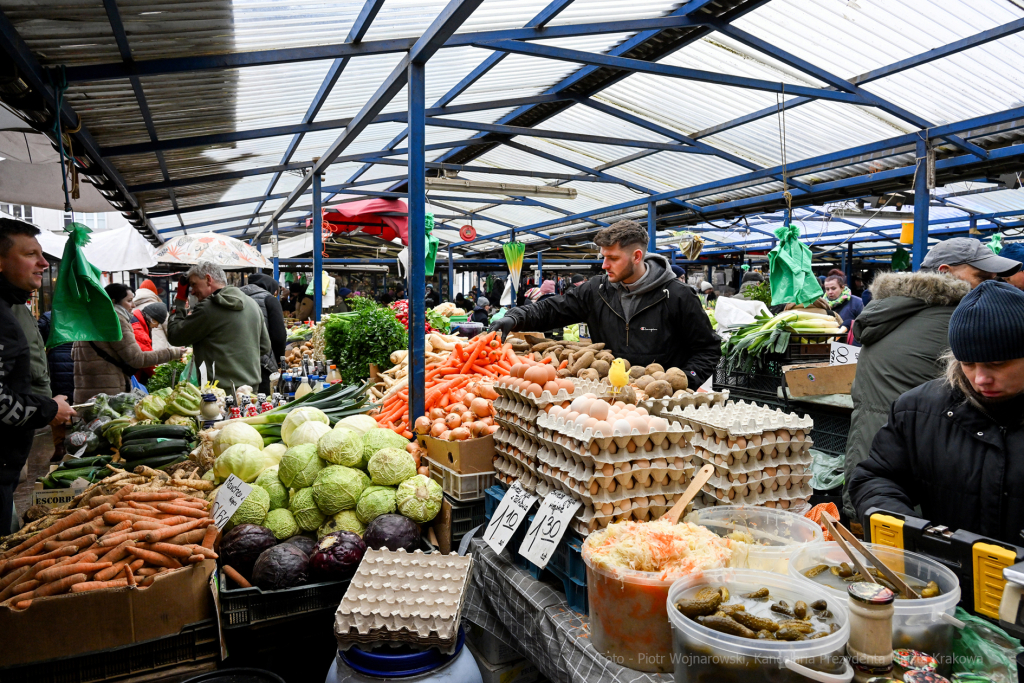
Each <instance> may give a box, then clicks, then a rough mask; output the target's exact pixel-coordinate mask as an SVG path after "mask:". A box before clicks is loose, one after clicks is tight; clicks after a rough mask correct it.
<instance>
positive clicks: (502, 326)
mask: <svg viewBox="0 0 1024 683" xmlns="http://www.w3.org/2000/svg"><path fill="white" fill-rule="evenodd" d="M515 327H516V321H515V320H513V319H512V318H511V317H509V316H507V315H506V316H505V317H504V318H498V319H497V320H495V321H494V322H493V323H491V326H490V327H489V328H488V329H487V331H488V332H501V343H502V344H504V343H505V337H507V336H508V333H509V332H511V331H512V330H514V329H515Z"/></svg>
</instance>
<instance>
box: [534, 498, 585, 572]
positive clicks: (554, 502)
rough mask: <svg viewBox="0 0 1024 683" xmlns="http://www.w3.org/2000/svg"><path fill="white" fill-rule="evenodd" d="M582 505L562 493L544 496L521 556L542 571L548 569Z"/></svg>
mask: <svg viewBox="0 0 1024 683" xmlns="http://www.w3.org/2000/svg"><path fill="white" fill-rule="evenodd" d="M580 505H581V503H580V501H578V500H576V499H575V498H572V497H570V496H567V495H565V494H564V493H562V492H561V491H552V492H551V493H549V494H548V495H546V496H544V500H542V501H541V503H540V509H539V510H538V511H537V515H536V516H535V517H534V518H533V523H532V524H530V530H529V531H527V532H526V538H524V539H523V544H522V545H521V546H519V554H520V555H522V556H523V557H525V558H526V559H528V560H529V561H530V562H533V563H534V564H535V565H537V566H538V567H540V568H541V569H543V568H544V567H546V566H547V564H548V560H550V559H551V556H552V555H553V554H554V552H555V547H556V546H557V545H558V541H560V540H561V538H562V534H564V533H565V530H566V529H568V528H569V521H570V520H571V519H572V516H573V515H574V514H576V510H577V509H578V508H579V506H580Z"/></svg>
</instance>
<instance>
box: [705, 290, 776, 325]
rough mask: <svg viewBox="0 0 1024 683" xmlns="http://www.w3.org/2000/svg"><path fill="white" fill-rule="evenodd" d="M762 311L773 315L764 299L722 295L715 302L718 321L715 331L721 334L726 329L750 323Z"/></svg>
mask: <svg viewBox="0 0 1024 683" xmlns="http://www.w3.org/2000/svg"><path fill="white" fill-rule="evenodd" d="M762 311H764V312H765V313H767V314H768V315H771V311H769V310H768V307H767V306H765V305H764V302H763V301H746V300H744V299H730V298H728V297H721V296H720V297H718V299H717V301H716V302H715V320H716V321H718V327H717V328H716V330H715V331H716V332H718V333H719V334H721V333H722V332H723V331H724V330H735V329H736V328H737V327H741V326H743V325H749V324H750V323H752V322H754V318H755V316H757V314H758V313H760V312H762Z"/></svg>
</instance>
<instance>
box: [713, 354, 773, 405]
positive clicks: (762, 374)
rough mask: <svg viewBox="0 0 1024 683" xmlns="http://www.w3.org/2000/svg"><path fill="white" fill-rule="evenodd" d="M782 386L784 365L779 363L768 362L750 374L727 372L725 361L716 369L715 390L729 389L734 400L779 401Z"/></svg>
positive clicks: (735, 370)
mask: <svg viewBox="0 0 1024 683" xmlns="http://www.w3.org/2000/svg"><path fill="white" fill-rule="evenodd" d="M781 386H782V365H781V364H780V363H778V362H777V361H767V362H765V363H763V364H762V366H761V367H760V368H753V369H751V371H750V372H743V371H742V370H740V369H733V370H732V371H727V370H726V366H725V362H724V361H722V362H720V363H719V364H718V367H717V368H715V380H714V388H715V390H716V391H722V390H723V389H728V390H729V398H730V399H732V400H747V401H750V400H758V401H760V400H765V401H778V400H779V387H781Z"/></svg>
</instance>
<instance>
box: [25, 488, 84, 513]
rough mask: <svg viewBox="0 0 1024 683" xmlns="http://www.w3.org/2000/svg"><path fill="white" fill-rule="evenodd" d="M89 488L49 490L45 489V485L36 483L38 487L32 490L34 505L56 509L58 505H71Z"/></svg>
mask: <svg viewBox="0 0 1024 683" xmlns="http://www.w3.org/2000/svg"><path fill="white" fill-rule="evenodd" d="M86 488H88V486H72V487H71V488H68V489H48V488H43V485H42V484H40V483H39V482H36V487H35V488H33V489H32V505H45V506H46V507H51V508H52V507H55V506H57V505H67V504H68V503H70V502H71V501H72V500H73V499H74V497H75V496H77V495H80V494H82V493H85V489H86Z"/></svg>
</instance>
